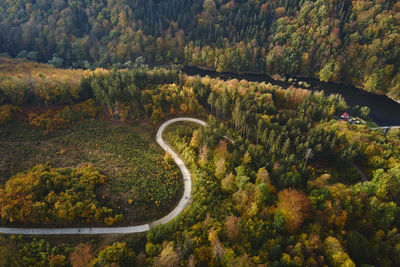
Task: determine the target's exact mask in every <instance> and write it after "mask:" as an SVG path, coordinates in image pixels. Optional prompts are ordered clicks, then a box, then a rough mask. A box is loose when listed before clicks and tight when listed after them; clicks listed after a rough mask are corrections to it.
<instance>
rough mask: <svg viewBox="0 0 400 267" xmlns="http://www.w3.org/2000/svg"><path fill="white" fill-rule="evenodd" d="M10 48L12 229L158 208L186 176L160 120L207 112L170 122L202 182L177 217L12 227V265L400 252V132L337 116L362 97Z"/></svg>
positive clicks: (248, 261)
mask: <svg viewBox="0 0 400 267" xmlns="http://www.w3.org/2000/svg"><path fill="white" fill-rule="evenodd" d="M2 60H3V61H2V62H3V64H2V65H1V66H2V69H3V70H2V74H1V75H0V77H2V78H1V82H0V96H1V97H0V111H1V115H2V116H1V118H2V119H1V121H0V145H1V148H2V150H1V151H4V152H2V154H1V155H2V157H1V158H0V163H1V165H0V178H1V185H0V212H1V213H0V215H1V223H2V224H3V225H4V224H6V225H21V224H25V225H26V223H32V224H34V223H36V224H37V223H42V224H47V225H68V224H67V223H68V220H70V221H71V222H70V223H75V224H73V225H76V224H79V225H85V224H86V225H93V223H95V225H97V224H99V223H103V224H106V225H107V224H109V225H111V224H116V225H121V224H126V223H127V222H132V220H136V221H138V220H140V218H141V217H142V215H140V216H139V215H138V214H146V213H147V214H150V215H151V216H152V217H147V218H157V217H156V216H157V211H159V209H158V208H159V207H158V206H159V204H160V203H161V202H163V201H165V200H169V201H171V202H170V203H172V204H171V205H173V203H175V202H174V201H175V200H176V197H175V198H174V197H173V196H176V195H177V194H179V192H180V191H179V190H178V189H177V188H179V185H180V183H178V182H177V181H178V180H181V178H180V174H179V171H177V169H176V168H175V167H174V164H172V163H171V161H170V158H169V157H168V154H165V155H164V153H162V152H161V150H160V149H158V150H157V149H156V148H153V146H156V145H154V144H151V142H154V139H155V138H154V137H155V132H156V128H157V127H154V126H155V125H159V123H161V122H163V121H165V120H166V119H167V118H171V117H177V116H183V115H184V116H192V117H197V118H200V119H203V120H205V121H207V124H208V127H198V126H195V125H192V124H190V123H178V124H172V125H170V126H168V128H167V129H166V132H165V133H164V139H166V140H167V141H168V142H169V143H170V144H171V145H172V146H173V147H174V149H175V151H177V152H178V153H179V155H180V156H181V158H182V159H183V160H184V162H185V164H186V165H187V166H188V168H189V169H190V172H191V174H192V181H193V189H192V192H193V193H192V202H191V204H190V205H189V206H188V207H187V208H186V209H185V210H184V211H183V212H182V213H181V214H180V215H179V216H178V217H177V218H176V219H174V220H173V221H171V222H170V223H168V224H165V225H159V226H154V227H152V228H151V230H150V231H149V232H147V233H141V234H135V235H121V236H79V237H68V238H65V237H32V236H15V235H12V236H7V235H2V236H1V237H0V264H1V265H2V266H135V265H136V266H256V265H260V266H327V265H328V266H397V265H399V264H400V233H398V229H399V226H400V225H399V222H400V206H399V204H400V203H399V201H400V190H399V188H400V140H399V132H398V131H389V132H388V133H386V134H385V133H384V132H383V131H381V130H372V129H370V128H368V127H367V126H366V125H351V124H349V123H347V122H345V121H341V120H338V119H337V117H338V116H340V114H342V113H343V112H344V111H346V110H348V109H350V108H351V107H349V106H348V105H347V103H346V101H345V100H344V99H343V97H341V96H340V95H324V93H322V92H311V91H308V90H305V89H299V88H295V87H290V88H289V89H283V88H281V87H279V86H276V85H271V84H269V83H265V82H262V83H258V82H248V81H246V80H240V81H239V80H235V79H233V80H228V81H223V80H220V79H213V78H210V77H199V76H187V75H183V74H182V73H181V72H180V71H179V70H177V69H174V68H169V69H162V68H154V69H150V68H148V67H145V66H142V67H140V68H133V69H126V70H116V69H114V70H105V69H94V70H85V71H83V70H68V69H65V70H63V69H56V68H54V67H52V66H49V65H45V64H39V63H32V62H27V61H23V60H11V59H8V58H4V59H2ZM10 88H14V89H13V90H10ZM365 119H368V117H367V114H366V118H365ZM131 132H133V133H131ZM131 143H133V145H134V146H133V147H130V144H131ZM36 147H41V148H43V151H41V150H38V149H37V148H36ZM45 148H46V149H45ZM27 149H28V150H27ZM6 151H7V152H6ZM8 151H9V152H8ZM25 151H30V152H31V154H32V155H29V157H27V156H25V154H27V153H25ZM74 151H77V153H75V154H74ZM85 153H86V154H85ZM23 155H24V157H25V158H19V157H22V156H23ZM157 155H158V156H157ZM153 158H156V159H155V160H154V159H153ZM21 159H23V160H21ZM82 162H83V163H84V164H82ZM22 163H23V164H22ZM21 164H22V165H21ZM3 166H6V167H3ZM137 166H140V168H137ZM143 168H145V169H143ZM119 174H121V175H119ZM154 174H156V175H154ZM363 174H364V175H365V177H366V179H364V178H363ZM152 176H157V177H156V178H157V179H163V182H161V183H160V182H158V181H157V180H155V181H152V180H149V179H150V177H152ZM141 178H142V179H141ZM134 181H137V182H136V183H135V182H134ZM108 184H110V185H111V186H110V187H109V189H108V191H107V190H106V189H105V187H107V186H108ZM129 186H132V187H133V189H134V190H130V188H127V187H129ZM136 190H137V191H136ZM114 195H116V196H114ZM157 201H158V202H157ZM82 207H91V208H90V209H83V208H82ZM128 207H129V209H127V208H128ZM143 207H145V209H141V208H143ZM160 209H161V208H160ZM162 209H164V210H166V209H168V206H164V207H162ZM162 209H161V210H162ZM127 210H128V212H127ZM129 210H133V212H129ZM140 212H142V213H140ZM66 216H67V217H66ZM135 216H136V217H135ZM66 218H68V220H66ZM129 218H131V220H130V219H129ZM74 219H75V220H74Z"/></svg>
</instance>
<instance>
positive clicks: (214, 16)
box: [0, 0, 400, 100]
mask: <svg viewBox="0 0 400 267" xmlns="http://www.w3.org/2000/svg"><path fill="white" fill-rule="evenodd" d="M0 52H1V53H3V55H5V56H10V57H13V58H28V59H30V60H35V61H40V62H46V63H47V62H49V63H51V64H53V65H54V66H56V67H72V68H84V69H95V68H98V67H103V68H116V69H121V68H136V67H138V66H141V65H142V64H144V63H148V64H153V65H160V64H170V63H180V64H188V65H196V66H202V67H208V68H212V69H215V70H217V71H233V72H248V71H251V72H261V73H268V74H281V75H285V76H302V77H315V78H318V79H320V80H321V81H333V82H344V83H347V84H352V85H355V86H357V87H359V88H362V89H364V90H367V91H369V92H374V93H377V94H386V95H388V96H390V97H392V98H394V99H397V100H399V99H400V71H399V66H400V3H399V2H398V1H395V0H371V1H366V0H316V1H314V0H301V1H294V0H261V1H258V0H257V1H253V0H251V1H243V0H236V1H235V0H204V1H202V0H201V1H200V0H164V1H158V0H134V1H124V0H86V1H81V0H55V1H53V0H18V1H15V0H4V1H1V3H0Z"/></svg>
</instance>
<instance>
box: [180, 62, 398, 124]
mask: <svg viewBox="0 0 400 267" xmlns="http://www.w3.org/2000/svg"><path fill="white" fill-rule="evenodd" d="M183 72H185V73H186V74H188V75H200V76H206V75H208V76H210V77H213V78H221V79H223V80H227V79H239V80H241V79H245V80H248V81H253V82H266V83H268V82H269V83H271V84H274V85H279V86H282V87H283V88H287V87H288V86H290V85H291V84H290V83H288V82H282V81H278V80H274V79H273V78H271V77H270V76H268V75H266V74H239V73H231V72H221V73H219V72H216V71H212V70H204V69H200V68H197V67H190V66H185V67H184V68H183ZM298 81H303V82H307V83H309V84H310V85H311V87H310V88H308V89H310V90H313V91H324V92H325V94H326V95H330V94H341V95H342V96H343V97H344V98H345V99H346V102H347V104H348V105H350V106H356V105H358V106H360V107H364V106H367V107H369V108H370V110H371V112H370V117H371V118H372V119H373V120H374V122H375V123H377V124H378V125H381V126H389V125H400V104H399V103H397V102H396V101H394V100H392V99H390V98H388V97H387V96H383V95H376V94H372V93H368V92H366V91H363V90H361V89H359V88H357V87H354V86H351V85H344V84H337V83H332V82H328V83H325V82H321V81H319V80H317V79H313V78H298Z"/></svg>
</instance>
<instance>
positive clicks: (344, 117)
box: [340, 112, 350, 120]
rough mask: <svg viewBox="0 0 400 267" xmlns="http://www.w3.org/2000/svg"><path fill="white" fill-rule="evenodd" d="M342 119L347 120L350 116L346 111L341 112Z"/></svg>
mask: <svg viewBox="0 0 400 267" xmlns="http://www.w3.org/2000/svg"><path fill="white" fill-rule="evenodd" d="M340 117H341V118H342V119H344V120H347V119H348V118H349V117H350V115H349V114H347V113H346V112H345V113H343V114H342V116H340Z"/></svg>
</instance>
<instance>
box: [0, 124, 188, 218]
mask: <svg viewBox="0 0 400 267" xmlns="http://www.w3.org/2000/svg"><path fill="white" fill-rule="evenodd" d="M23 125H24V124H23V123H21V122H19V123H18V124H14V125H9V126H8V127H7V128H5V127H4V128H3V129H2V130H1V131H0V136H1V142H0V151H2V152H1V157H0V182H1V183H2V184H4V183H5V182H6V181H7V180H8V179H9V178H10V177H11V176H13V175H15V174H16V173H18V172H21V171H24V170H27V169H29V168H31V167H32V166H34V165H36V164H45V163H50V164H52V165H53V166H54V167H75V166H78V165H80V164H82V163H91V164H93V165H94V166H96V167H97V168H99V169H100V170H101V171H102V172H103V173H104V174H105V175H106V176H107V177H108V178H109V179H108V183H106V184H105V185H104V186H101V187H100V188H98V189H97V194H98V198H99V199H102V200H103V201H107V202H109V203H110V204H111V206H112V208H113V209H114V210H116V211H117V212H120V213H123V214H124V217H125V218H126V219H125V220H124V222H123V223H122V224H123V225H127V224H130V225H132V224H139V223H143V222H146V221H149V220H151V219H158V218H160V217H162V215H164V214H166V213H167V212H168V211H169V210H170V209H171V208H172V207H173V206H174V205H175V203H176V201H177V200H178V199H179V198H180V196H181V192H182V181H181V180H182V179H181V177H180V173H179V170H178V169H177V168H176V167H175V166H174V165H173V164H171V165H168V164H166V163H165V162H164V160H163V157H164V153H163V151H162V149H161V148H159V147H158V145H157V144H156V143H155V142H154V136H155V127H154V126H153V125H151V124H149V123H145V122H136V123H134V124H133V125H129V124H121V125H112V124H110V123H108V122H104V121H100V120H93V121H88V122H81V123H78V124H76V125H75V126H74V127H72V128H70V129H66V130H57V131H55V132H53V133H51V134H49V135H47V136H46V137H43V135H42V133H41V132H40V131H39V130H35V129H33V128H30V127H28V126H23Z"/></svg>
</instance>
